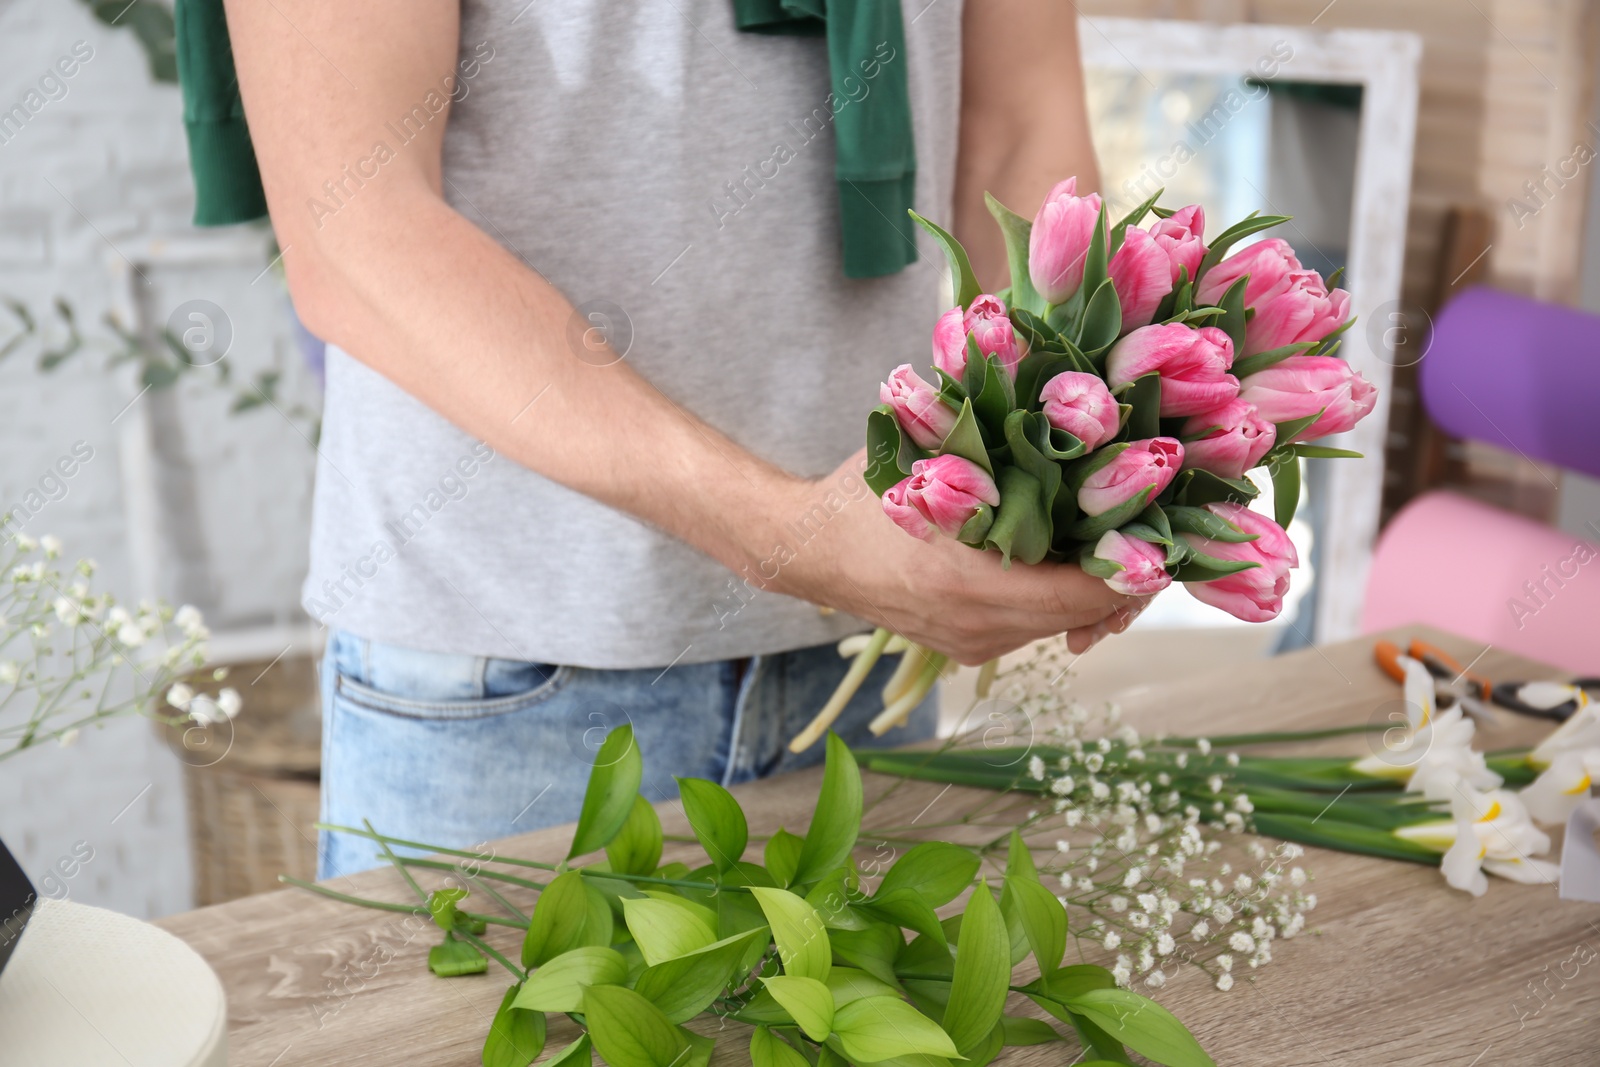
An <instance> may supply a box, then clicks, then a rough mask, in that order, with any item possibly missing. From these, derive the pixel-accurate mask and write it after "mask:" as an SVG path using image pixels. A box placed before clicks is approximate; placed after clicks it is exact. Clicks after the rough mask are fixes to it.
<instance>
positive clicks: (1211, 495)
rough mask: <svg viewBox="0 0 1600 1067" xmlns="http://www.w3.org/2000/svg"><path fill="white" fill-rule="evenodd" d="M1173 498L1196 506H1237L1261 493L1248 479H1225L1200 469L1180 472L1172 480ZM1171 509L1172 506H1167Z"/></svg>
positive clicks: (1193, 468)
mask: <svg viewBox="0 0 1600 1067" xmlns="http://www.w3.org/2000/svg"><path fill="white" fill-rule="evenodd" d="M1172 485H1173V496H1174V497H1175V498H1176V499H1177V500H1178V501H1179V502H1180V503H1183V504H1188V505H1191V506H1196V505H1200V504H1212V503H1216V502H1217V501H1222V500H1228V501H1232V502H1233V503H1236V504H1244V503H1248V502H1249V501H1251V500H1254V499H1255V498H1256V496H1257V495H1258V494H1259V493H1260V492H1261V490H1259V489H1257V488H1256V486H1255V483H1254V482H1252V481H1251V480H1250V479H1248V478H1224V477H1222V476H1221V475H1218V474H1212V473H1211V472H1210V471H1205V470H1201V469H1200V468H1198V467H1190V468H1189V469H1188V470H1186V471H1179V472H1178V476H1177V477H1176V478H1174V479H1173V480H1172ZM1167 506H1169V507H1170V505H1167Z"/></svg>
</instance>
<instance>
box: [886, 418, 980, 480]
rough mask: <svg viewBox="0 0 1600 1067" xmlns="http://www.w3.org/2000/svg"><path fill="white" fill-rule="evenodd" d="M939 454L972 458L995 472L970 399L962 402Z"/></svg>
mask: <svg viewBox="0 0 1600 1067" xmlns="http://www.w3.org/2000/svg"><path fill="white" fill-rule="evenodd" d="M939 454H940V455H941V456H960V457H961V458H962V459H970V460H971V461H972V462H974V463H976V464H977V465H978V466H980V467H982V468H983V469H984V470H985V471H987V472H988V473H989V474H990V475H993V474H994V465H993V464H992V463H990V462H989V449H988V447H987V446H986V445H984V443H983V431H982V430H980V429H978V417H977V416H976V415H975V414H973V410H972V401H971V400H970V399H969V400H963V401H962V402H961V412H960V414H958V415H957V416H956V424H955V426H953V427H951V429H950V432H949V433H948V434H946V435H945V439H944V444H942V445H940V446H939ZM891 484H892V483H891Z"/></svg>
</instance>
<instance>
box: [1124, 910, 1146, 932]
mask: <svg viewBox="0 0 1600 1067" xmlns="http://www.w3.org/2000/svg"><path fill="white" fill-rule="evenodd" d="M1128 925H1129V926H1131V927H1133V928H1134V929H1135V930H1148V929H1150V916H1148V915H1146V914H1145V913H1144V912H1142V911H1130V912H1128Z"/></svg>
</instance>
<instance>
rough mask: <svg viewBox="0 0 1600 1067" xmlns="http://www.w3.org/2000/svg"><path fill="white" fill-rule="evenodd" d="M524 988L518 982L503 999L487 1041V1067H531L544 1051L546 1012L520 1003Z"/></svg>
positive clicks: (484, 1058) (485, 1050) (485, 1048)
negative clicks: (533, 1009) (522, 1006)
mask: <svg viewBox="0 0 1600 1067" xmlns="http://www.w3.org/2000/svg"><path fill="white" fill-rule="evenodd" d="M521 988H522V986H520V985H514V986H512V987H511V988H510V989H507V990H506V994H505V996H503V997H501V998H500V1008H499V1010H497V1011H496V1012H495V1013H494V1021H493V1022H491V1023H490V1024H489V1034H488V1036H487V1037H485V1038H484V1040H483V1067H528V1065H529V1064H530V1063H532V1062H533V1061H534V1060H536V1059H538V1058H539V1053H541V1052H543V1051H544V1030H545V1024H544V1012H541V1011H528V1010H526V1009H523V1008H519V1007H517V1006H516V1004H515V1003H514V1001H515V1000H516V998H517V992H518V990H520V989H521Z"/></svg>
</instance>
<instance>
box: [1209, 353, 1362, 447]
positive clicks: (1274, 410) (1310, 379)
mask: <svg viewBox="0 0 1600 1067" xmlns="http://www.w3.org/2000/svg"><path fill="white" fill-rule="evenodd" d="M1239 399H1241V400H1245V401H1248V402H1249V403H1251V404H1254V405H1255V407H1256V410H1257V411H1258V412H1260V413H1261V417H1262V418H1264V419H1266V420H1267V421H1268V422H1274V423H1277V422H1292V421H1294V420H1295V419H1303V418H1305V417H1306V416H1307V415H1314V414H1316V413H1317V412H1319V411H1320V412H1322V417H1321V418H1319V419H1317V421H1316V422H1313V423H1312V424H1311V425H1310V426H1307V427H1306V428H1305V429H1304V430H1301V431H1300V432H1299V433H1297V434H1295V436H1294V440H1296V441H1312V440H1315V439H1316V438H1318V437H1326V436H1327V435H1328V434H1333V433H1343V432H1344V431H1346V430H1348V429H1350V428H1351V427H1352V426H1354V425H1355V424H1356V423H1358V422H1360V421H1361V420H1362V419H1364V418H1366V417H1367V414H1368V413H1369V412H1371V411H1372V408H1373V405H1374V404H1376V403H1377V402H1378V390H1377V388H1376V387H1374V386H1373V384H1372V383H1371V382H1369V381H1367V380H1366V379H1365V378H1363V377H1362V376H1361V375H1359V374H1357V373H1356V372H1355V371H1353V370H1351V369H1350V364H1348V363H1346V362H1345V361H1344V360H1342V359H1340V358H1339V357H1338V356H1290V357H1289V358H1288V359H1286V360H1284V361H1283V362H1281V363H1277V364H1274V365H1273V366H1271V367H1268V368H1267V369H1266V370H1261V371H1256V372H1255V373H1254V374H1252V375H1250V376H1249V377H1248V378H1246V379H1245V380H1244V381H1243V382H1242V383H1240V392H1239Z"/></svg>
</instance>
